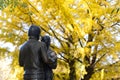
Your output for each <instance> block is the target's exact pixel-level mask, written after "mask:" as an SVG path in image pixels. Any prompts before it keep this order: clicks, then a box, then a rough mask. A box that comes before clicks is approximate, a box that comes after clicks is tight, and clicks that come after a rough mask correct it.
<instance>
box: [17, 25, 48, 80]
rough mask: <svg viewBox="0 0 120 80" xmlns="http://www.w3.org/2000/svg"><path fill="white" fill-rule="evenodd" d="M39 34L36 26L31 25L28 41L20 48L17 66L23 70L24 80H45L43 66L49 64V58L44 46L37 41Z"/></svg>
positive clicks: (39, 31)
mask: <svg viewBox="0 0 120 80" xmlns="http://www.w3.org/2000/svg"><path fill="white" fill-rule="evenodd" d="M40 33H41V30H40V28H39V27H38V26H36V25H31V26H30V28H29V31H28V36H29V40H28V41H26V42H25V43H24V44H23V45H22V47H21V48H20V52H19V65H20V66H21V67H23V68H24V80H45V71H44V64H45V63H46V64H48V63H49V58H48V55H47V47H46V44H45V43H44V42H39V41H38V40H39V36H40Z"/></svg>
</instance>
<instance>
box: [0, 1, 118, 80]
mask: <svg viewBox="0 0 120 80" xmlns="http://www.w3.org/2000/svg"><path fill="white" fill-rule="evenodd" d="M0 9H1V10H0V41H1V42H4V43H7V42H10V43H12V44H13V45H14V47H15V50H14V51H12V52H11V51H9V50H8V49H3V48H0V50H1V51H0V55H2V56H4V54H7V56H4V57H10V58H11V59H12V64H11V73H12V74H14V75H16V76H13V77H11V79H12V80H13V79H15V80H17V79H18V80H22V74H23V70H22V68H20V67H19V65H18V61H17V60H18V54H19V47H20V46H21V44H22V43H23V42H25V41H26V40H27V39H28V37H27V30H28V29H29V26H30V25H31V24H35V25H38V26H40V27H41V29H42V35H49V36H51V39H52V44H51V48H52V49H53V50H54V51H56V53H57V55H58V57H59V59H58V67H57V69H55V70H54V73H55V76H54V78H55V80H79V79H81V80H107V79H108V80H109V79H117V78H120V77H119V76H120V71H119V68H120V66H119V65H120V62H119V61H120V59H119V58H120V36H119V35H120V1H119V0H1V1H0Z"/></svg>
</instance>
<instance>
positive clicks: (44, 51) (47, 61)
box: [40, 42, 50, 63]
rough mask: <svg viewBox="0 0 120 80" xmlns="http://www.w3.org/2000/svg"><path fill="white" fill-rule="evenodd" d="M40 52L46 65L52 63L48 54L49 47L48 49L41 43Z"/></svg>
mask: <svg viewBox="0 0 120 80" xmlns="http://www.w3.org/2000/svg"><path fill="white" fill-rule="evenodd" d="M40 51H41V56H42V59H43V61H44V62H45V63H50V61H49V58H48V54H47V47H46V44H45V43H43V42H41V48H40Z"/></svg>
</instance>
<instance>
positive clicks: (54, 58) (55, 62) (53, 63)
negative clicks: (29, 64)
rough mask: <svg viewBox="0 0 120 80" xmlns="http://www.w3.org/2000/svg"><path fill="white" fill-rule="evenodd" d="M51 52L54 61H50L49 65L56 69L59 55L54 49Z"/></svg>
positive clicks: (51, 58)
mask: <svg viewBox="0 0 120 80" xmlns="http://www.w3.org/2000/svg"><path fill="white" fill-rule="evenodd" d="M49 54H50V57H49V59H50V61H52V63H49V64H48V65H49V67H51V68H52V69H56V67H57V55H56V53H55V52H54V51H52V50H51V52H49Z"/></svg>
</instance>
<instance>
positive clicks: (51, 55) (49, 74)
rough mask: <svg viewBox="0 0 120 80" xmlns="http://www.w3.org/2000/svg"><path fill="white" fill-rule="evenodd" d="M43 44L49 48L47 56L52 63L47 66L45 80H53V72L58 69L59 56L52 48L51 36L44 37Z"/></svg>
mask: <svg viewBox="0 0 120 80" xmlns="http://www.w3.org/2000/svg"><path fill="white" fill-rule="evenodd" d="M41 41H42V42H45V44H46V46H47V54H48V58H49V60H50V61H51V63H49V64H46V65H45V80H53V71H52V69H55V68H56V67H57V55H56V53H55V52H54V51H53V50H52V49H51V48H50V42H51V39H50V37H49V36H43V37H42V40H41Z"/></svg>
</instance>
